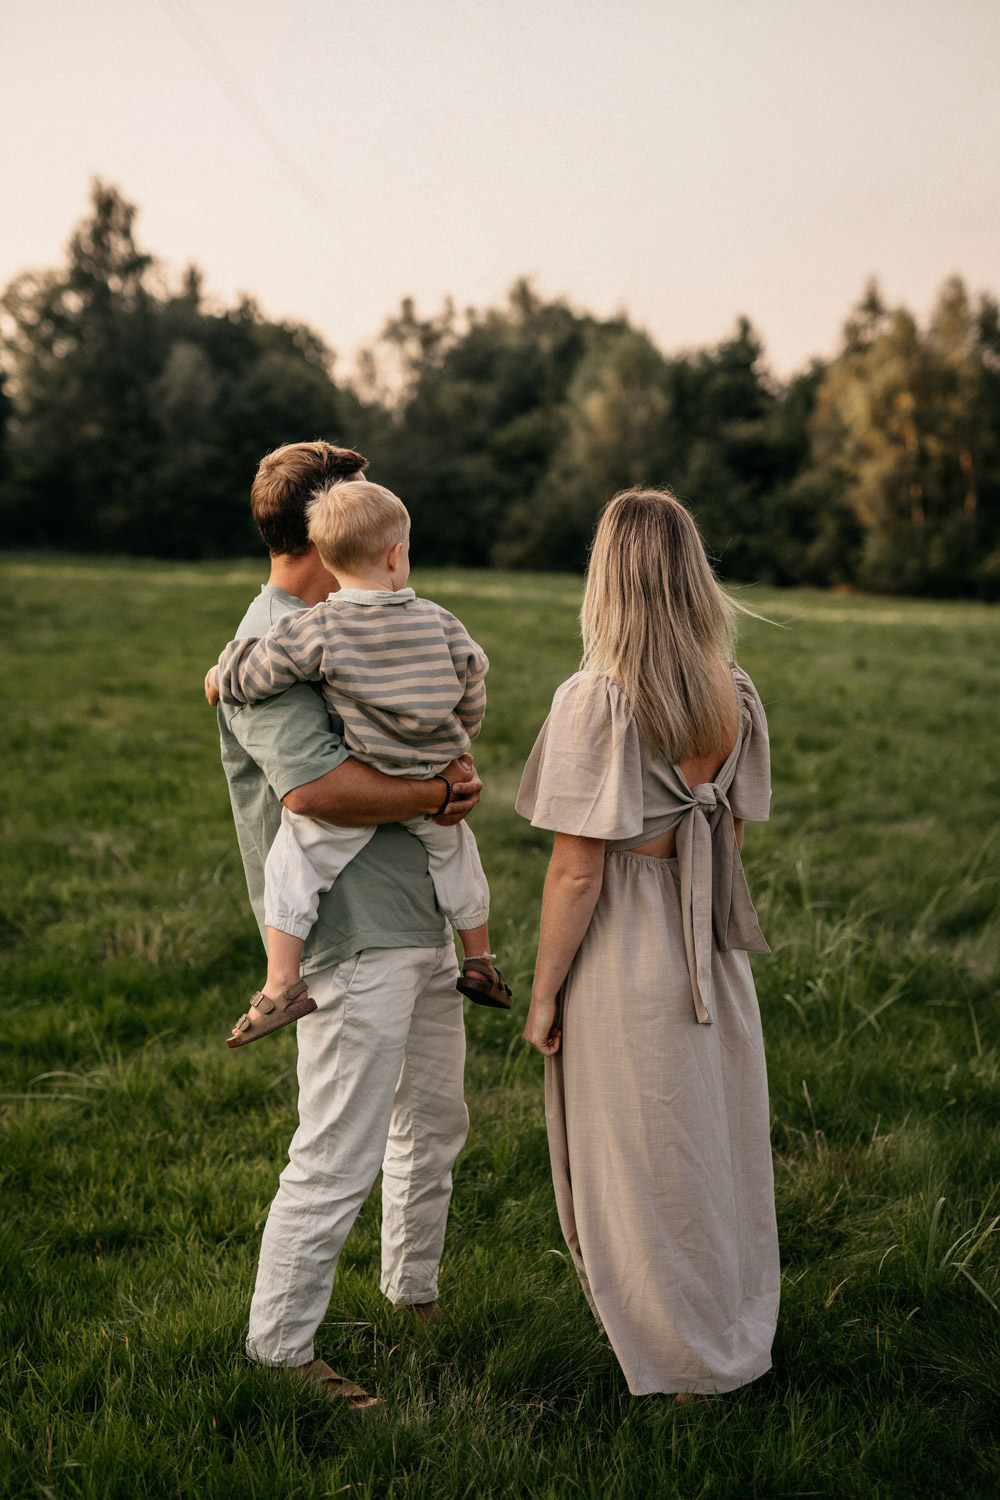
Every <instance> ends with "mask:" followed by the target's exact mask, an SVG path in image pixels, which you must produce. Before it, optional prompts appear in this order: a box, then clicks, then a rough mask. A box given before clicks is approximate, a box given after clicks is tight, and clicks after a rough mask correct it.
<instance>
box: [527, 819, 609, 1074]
mask: <svg viewBox="0 0 1000 1500" xmlns="http://www.w3.org/2000/svg"><path fill="white" fill-rule="evenodd" d="M603 883H604V840H603V839H585V838H578V837H577V836H576V835H575V834H571V833H557V834H556V841H555V846H554V848H553V850H552V859H551V861H550V863H549V873H548V875H547V876H546V877H545V893H544V895H543V896H542V931H541V936H540V937H539V940H538V957H537V959H536V960H535V980H534V984H533V985H532V989H531V1006H530V1008H529V1010H528V1019H527V1022H526V1023H525V1027H524V1040H525V1041H526V1042H530V1044H531V1046H532V1047H534V1048H535V1050H536V1051H537V1052H540V1053H541V1054H542V1056H543V1057H551V1056H552V1054H553V1053H554V1052H558V1051H559V1044H560V1042H561V1041H562V1031H561V1030H560V1028H559V1026H558V1025H557V1016H556V996H557V995H558V993H559V989H560V987H561V985H562V982H563V980H564V979H565V978H566V975H567V974H568V973H569V966H570V964H571V963H572V962H573V959H574V958H575V957H576V950H577V949H578V948H579V946H580V944H581V942H582V941H583V935H584V933H585V932H586V930H587V928H588V927H589V925H590V919H591V917H592V916H593V915H594V907H595V906H596V905H597V898H598V896H599V895H600V894H601V886H602V884H603Z"/></svg>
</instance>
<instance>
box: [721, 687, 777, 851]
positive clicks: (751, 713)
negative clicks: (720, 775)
mask: <svg viewBox="0 0 1000 1500" xmlns="http://www.w3.org/2000/svg"><path fill="white" fill-rule="evenodd" d="M733 679H734V681H735V683H736V691H737V693H738V694H739V698H740V730H741V740H740V749H739V755H738V757H737V760H736V770H735V771H734V773H733V779H732V783H731V785H730V787H729V805H730V807H731V808H732V812H733V817H734V818H745V819H746V820H747V822H750V823H766V822H767V819H768V816H769V813H770V806H771V745H770V741H769V740H768V737H767V718H766V716H765V714H764V705H763V704H762V703H761V701H760V698H759V697H758V694H757V689H756V688H755V687H754V685H753V683H752V682H751V681H750V678H749V677H748V676H747V674H746V673H745V672H744V671H743V669H742V667H734V668H733Z"/></svg>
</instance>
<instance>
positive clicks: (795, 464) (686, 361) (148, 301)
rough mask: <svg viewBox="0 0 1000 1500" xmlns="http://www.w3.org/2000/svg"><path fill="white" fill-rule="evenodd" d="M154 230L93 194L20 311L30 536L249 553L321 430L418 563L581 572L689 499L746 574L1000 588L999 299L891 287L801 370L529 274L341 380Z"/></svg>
mask: <svg viewBox="0 0 1000 1500" xmlns="http://www.w3.org/2000/svg"><path fill="white" fill-rule="evenodd" d="M135 218H136V210H135V208H134V206H133V205H131V204H129V203H127V202H126V201H125V200H124V199H123V198H122V196H121V195H120V193H118V192H117V191H116V190H115V189H114V188H112V187H108V186H105V185H103V184H101V183H95V185H94V188H93V194H92V202H91V209H90V213H89V215H88V217H87V218H86V219H85V220H84V221H83V222H82V223H81V224H80V225H79V227H78V228H77V230H76V231H75V233H74V234H73V236H72V238H71V240H70V242H69V246H68V249H67V256H66V263H65V265H64V266H63V267H61V268H59V269H55V270H49V271H37V272H36V271H32V272H27V273H25V274H23V275H21V276H19V277H17V278H16V279H15V280H14V281H13V282H11V284H10V285H9V286H8V287H7V288H6V290H5V291H4V293H3V296H2V299H0V308H2V322H0V518H2V523H3V535H4V537H5V538H6V541H7V544H8V545H9V546H10V545H13V546H18V545H20V546H31V547H56V548H59V549H62V550H78V551H102V552H124V553H132V554H142V555H151V556H158V557H185V558H197V557H218V556H226V555H245V554H246V553H248V552H250V551H253V550H255V549H256V548H257V547H259V541H258V539H257V537H256V533H255V532H254V530H253V527H252V525H251V523H250V519H249V514H248V506H247V494H248V490H249V485H250V481H251V479H252V478H253V474H254V471H255V469H256V465H257V462H258V460H259V458H260V457H261V455H262V454H263V453H264V452H266V451H267V450H268V449H270V448H273V447H276V446H278V445H279V444H281V443H284V442H288V441H294V440H297V439H301V438H304V437H327V438H330V439H331V440H332V441H335V442H341V443H344V444H345V445H347V446H351V447H357V448H360V449H361V450H362V451H363V452H365V453H367V454H368V455H369V456H370V457H372V459H373V477H375V478H377V479H379V480H380V481H381V482H383V483H385V484H388V485H389V486H390V487H391V488H393V489H395V490H397V492H398V493H399V494H400V495H401V497H402V498H403V499H404V500H405V502H406V504H407V506H408V507H409V509H410V512H411V514H412V516H413V520H414V539H413V555H414V557H415V559H416V560H417V561H425V562H434V563H440V564H444V563H457V564H463V565H467V566H485V565H489V564H494V565H502V566H507V567H518V568H534V569H547V570H566V569H580V568H582V567H583V565H584V563H585V560H586V553H587V545H588V542H589V539H590V536H591V534H592V531H593V526H594V521H595V518H596V515H597V512H598V510H599V509H600V507H601V506H602V505H603V504H604V502H605V501H606V500H607V499H608V498H609V497H610V496H611V495H612V494H613V493H614V492H615V491H616V490H618V489H621V488H623V487H624V486H627V485H640V484H641V485H645V484H668V485H669V486H670V488H671V489H672V490H673V491H674V493H675V494H677V495H679V496H680V497H681V498H682V499H684V500H685V501H686V502H687V503H688V504H689V505H690V507H691V509H692V511H693V512H694V514H695V516H696V517H697V519H698V522H699V524H700V526H701V529H702V532H703V534H704V536H705V538H706V540H707V542H708V544H709V547H710V549H711V551H712V553H713V555H714V556H715V558H716V559H717V562H718V567H719V571H720V574H721V575H722V576H723V577H724V578H728V579H732V580H760V581H763V582H768V583H774V584H802V583H804V584H813V585H817V586H821V587H829V586H837V585H842V586H843V585H848V586H858V587H862V588H869V589H875V590H879V591H883V592H907V593H925V594H934V595H941V596H949V595H952V596H960V595H966V596H974V597H980V598H988V599H996V598H1000V310H998V305H997V302H996V300H995V299H994V298H993V297H991V296H988V295H982V296H980V297H978V298H977V299H973V298H972V297H970V295H969V293H968V292H967V290H966V288H965V286H964V285H963V283H962V282H961V280H959V279H958V278H953V279H951V280H949V281H947V282H946V283H945V285H944V286H943V287H942V289H941V292H940V294H939V296H938V299H937V303H936V305H935V307H934V310H933V312H932V314H931V316H930V318H929V320H928V322H927V324H926V326H923V327H922V326H921V325H920V324H919V323H918V321H917V320H916V319H915V318H914V317H913V315H912V314H911V313H910V312H909V311H907V310H906V309H905V308H902V307H897V308H891V307H888V306H886V304H885V303H884V301H883V300H882V298H881V296H880V294H879V292H878V289H877V287H876V286H875V285H874V284H872V285H870V286H869V287H868V289H867V290H866V292H865V294H864V296H863V298H862V300H861V302H860V303H859V305H858V306H857V308H855V309H854V311H853V312H852V313H851V315H850V317H849V319H848V321H847V323H846V325H845V327H844V331H843V338H842V345H841V348H840V349H839V351H838V352H837V354H836V355H835V356H834V357H833V358H832V359H830V360H829V361H826V362H823V361H819V360H815V361H813V363H812V365H811V366H810V368H809V369H808V370H807V371H805V372H803V373H801V374H799V375H796V376H795V377H793V378H792V379H791V380H789V381H787V382H779V381H777V380H775V379H773V378H772V376H771V375H770V374H769V373H768V370H767V367H766V364H765V361H764V351H763V346H762V343H761V340H760V338H759V337H758V335H757V334H756V332H755V331H754V329H753V327H752V326H751V324H750V323H749V322H748V321H747V320H746V319H745V318H741V319H740V320H739V321H738V323H737V325H736V327H735V329H734V331H733V334H732V336H731V337H730V338H728V339H725V340H723V341H722V342H721V343H719V344H717V345H714V346H712V347H710V348H705V349H699V350H695V351H689V352H685V353H680V354H674V355H666V354H664V353H663V352H662V351H661V350H659V349H658V348H657V346H656V345H655V344H654V343H653V341H652V340H651V339H650V338H649V337H648V336H647V335H646V334H645V333H644V332H643V331H642V330H641V329H638V328H636V327H634V326H633V325H632V324H631V323H630V321H629V320H628V318H627V317H625V316H618V317H614V318H609V319H600V318H596V317H594V316H592V315H591V314H589V313H586V312H580V311H577V310H576V309H574V308H572V307H571V306H570V305H569V304H567V303H566V302H565V301H562V300H555V301H549V302H546V301H543V300H542V299H541V298H540V297H539V296H538V295H537V294H536V292H535V291H534V290H533V289H532V287H531V286H530V284H528V283H527V282H525V281H519V282H517V283H516V284H515V285H514V287H513V288H512V289H511V292H510V294H509V296H508V299H507V301H506V303H505V304H504V305H503V306H502V307H498V308H488V309H486V310H477V309H475V308H470V309H467V310H466V311H465V312H463V313H462V314H458V313H457V312H456V310H455V309H454V307H453V306H452V305H451V304H450V303H446V304H445V306H444V307H443V309H442V310H441V311H440V312H439V313H437V314H435V315H433V316H430V317H421V316H420V315H419V313H418V311H417V309H416V308H415V306H414V305H413V303H412V301H410V300H409V299H407V300H405V301H404V302H403V303H402V305H401V307H400V309H399V311H398V313H397V314H396V315H395V316H393V317H392V318H390V319H389V320H388V321H387V323H386V326H385V328H384V330H383V332H382V334H381V336H380V338H379V339H378V340H377V342H376V343H375V344H374V345H373V347H372V348H370V349H368V350H366V351H364V353H363V355H362V358H361V360H360V362H359V370H358V373H357V374H356V376H355V377H354V379H353V380H350V381H343V382H338V381H337V379H336V378H335V376H334V360H333V355H332V353H331V351H330V350H329V349H328V348H327V346H326V345H325V344H324V342H323V340H322V339H321V338H320V337H319V336H318V335H317V334H316V333H315V332H313V331H312V330H311V329H309V328H308V327H306V326H304V325H302V324H294V323H289V322H281V323H275V322H272V321H270V320H268V319H267V318H265V317H264V316H263V314H262V313H261V311H260V309H259V307H258V306H257V305H256V304H255V303H254V302H253V301H252V300H250V299H243V300H241V301H240V302H239V303H238V305H237V306H235V307H232V308H222V307H219V306H217V305H215V304H213V303H212V302H210V301H209V300H208V299H206V296H205V293H204V289H203V284H202V277H201V274H200V272H199V271H198V269H197V268H196V267H193V266H192V267H190V268H189V269H188V270H187V271H186V272H185V274H184V276H183V278H182V281H181V284H180V285H179V286H174V287H171V286H170V285H169V284H168V282H167V280H166V278H165V276H164V273H163V271H162V269H161V268H160V266H159V265H158V263H157V262H156V260H155V259H154V258H153V257H152V256H151V255H149V254H147V253H145V252H143V251H142V250H140V249H139V248H138V245H137V242H136V237H135Z"/></svg>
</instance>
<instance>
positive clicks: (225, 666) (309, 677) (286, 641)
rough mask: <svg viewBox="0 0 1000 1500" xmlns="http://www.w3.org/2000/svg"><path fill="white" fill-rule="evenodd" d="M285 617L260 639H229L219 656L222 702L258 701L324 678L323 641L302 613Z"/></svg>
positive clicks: (320, 633) (319, 633)
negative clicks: (305, 620)
mask: <svg viewBox="0 0 1000 1500" xmlns="http://www.w3.org/2000/svg"><path fill="white" fill-rule="evenodd" d="M308 613H309V611H303V613H301V614H297V615H293V616H291V617H290V618H289V617H287V616H286V617H285V618H283V619H281V620H279V621H278V622H277V623H276V624H275V625H272V627H271V629H270V630H269V631H268V633H267V635H264V636H261V637H260V638H259V639H255V638H253V637H248V638H247V639H245V640H240V641H230V642H229V645H228V646H226V647H225V648H224V650H223V652H222V655H221V656H220V657H219V666H218V687H219V696H220V698H221V699H222V701H223V702H224V703H261V702H262V701H263V700H264V699H265V698H274V697H275V696H276V695H277V694H278V693H283V692H284V691H285V689H286V688H290V687H291V686H292V684H293V683H295V682H318V681H319V679H320V678H321V677H323V675H324V673H323V660H324V657H325V655H326V650H325V644H326V643H325V640H324V637H323V633H322V631H321V630H320V629H316V628H314V622H312V621H310V622H308V623H307V624H306V625H305V626H304V627H303V626H302V624H301V623H300V622H301V621H302V620H303V619H304V616H305V614H308Z"/></svg>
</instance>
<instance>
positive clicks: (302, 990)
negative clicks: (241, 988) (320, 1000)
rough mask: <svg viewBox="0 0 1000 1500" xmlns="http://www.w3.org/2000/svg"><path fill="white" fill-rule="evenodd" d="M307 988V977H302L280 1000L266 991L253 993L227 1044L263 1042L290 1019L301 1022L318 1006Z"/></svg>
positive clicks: (228, 1045)
mask: <svg viewBox="0 0 1000 1500" xmlns="http://www.w3.org/2000/svg"><path fill="white" fill-rule="evenodd" d="M307 988H308V986H307V985H306V982H305V980H304V979H299V980H297V981H296V982H295V984H292V985H289V987H288V989H287V990H285V992H284V993H283V994H281V995H279V996H278V997H277V999H276V1000H271V999H270V998H269V997H268V996H267V995H265V994H264V991H263V990H258V991H257V993H256V995H253V996H251V999H250V1004H249V1006H248V1007H247V1009H246V1011H245V1012H244V1014H243V1015H242V1016H240V1018H239V1020H238V1021H237V1022H236V1025H235V1026H234V1027H233V1034H232V1036H230V1037H227V1038H226V1046H227V1047H245V1046H247V1044H248V1043H250V1042H256V1041H259V1040H260V1038H261V1037H262V1036H269V1035H270V1034H271V1032H272V1031H278V1030H279V1029H280V1028H281V1027H282V1026H287V1025H288V1023H289V1022H290V1021H297V1020H298V1019H299V1017H300V1016H308V1015H309V1014H310V1012H311V1011H314V1010H315V1009H316V1001H315V1000H313V999H312V998H311V997H310V996H309V995H307V994H306V990H307ZM254 1012H256V1014H254Z"/></svg>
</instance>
